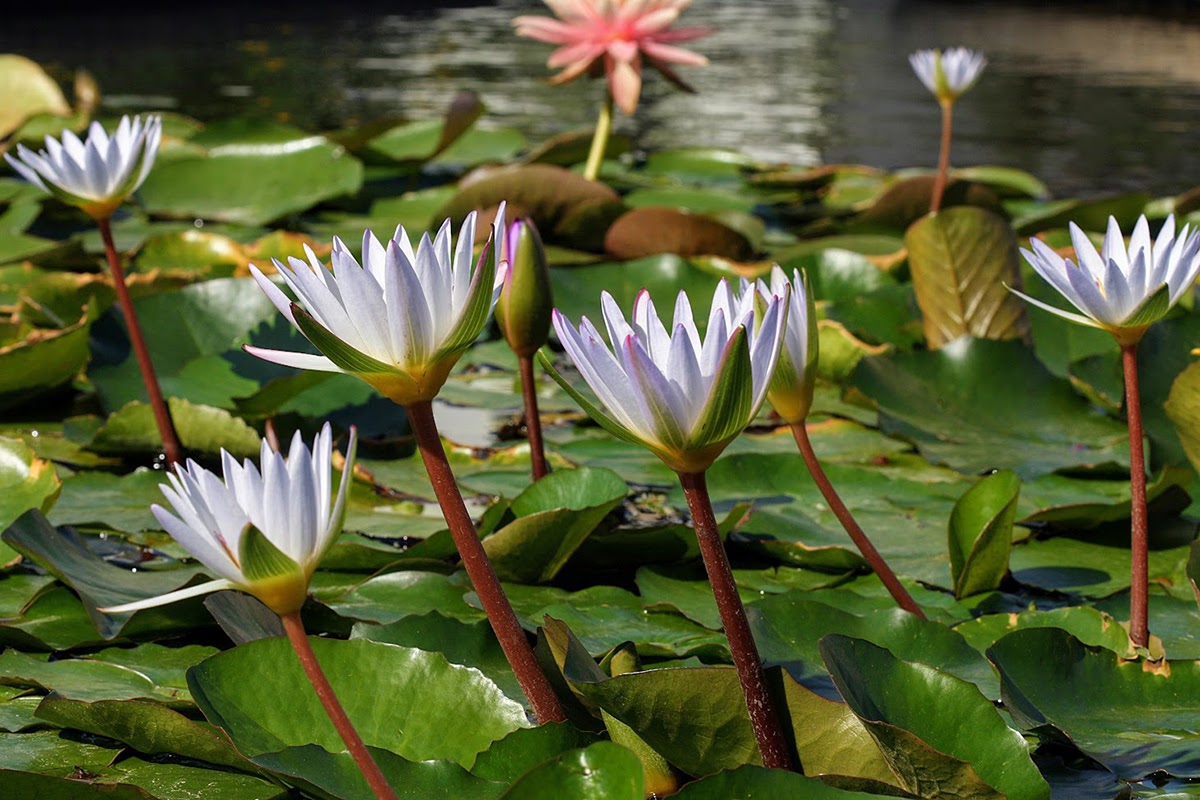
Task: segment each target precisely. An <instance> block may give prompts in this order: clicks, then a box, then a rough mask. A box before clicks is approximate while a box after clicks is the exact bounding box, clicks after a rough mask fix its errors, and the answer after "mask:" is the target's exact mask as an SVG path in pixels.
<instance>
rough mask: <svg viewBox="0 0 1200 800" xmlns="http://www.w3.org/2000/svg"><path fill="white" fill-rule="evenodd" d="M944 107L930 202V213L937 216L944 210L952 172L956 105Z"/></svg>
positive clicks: (947, 103) (943, 105) (944, 103)
mask: <svg viewBox="0 0 1200 800" xmlns="http://www.w3.org/2000/svg"><path fill="white" fill-rule="evenodd" d="M941 106H942V147H941V151H940V152H939V153H938V168H937V177H936V178H934V180H933V199H932V200H930V201H929V213H930V214H936V213H937V212H939V211H941V209H942V192H944V191H945V190H946V178H947V175H948V173H949V172H950V130H951V127H952V118H953V112H954V103H953V102H951V101H948V100H943V101H941Z"/></svg>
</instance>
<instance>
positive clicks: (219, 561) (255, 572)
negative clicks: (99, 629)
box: [101, 423, 357, 616]
mask: <svg viewBox="0 0 1200 800" xmlns="http://www.w3.org/2000/svg"><path fill="white" fill-rule="evenodd" d="M356 445H357V435H356V433H355V431H354V429H353V428H351V431H350V444H349V446H348V447H347V449H346V462H345V464H344V465H343V467H342V482H341V485H340V486H339V487H338V491H337V496H336V497H333V496H332V485H333V475H332V464H333V435H332V433H331V432H330V430H329V424H328V423H326V424H325V426H324V427H323V428H322V429H321V432H320V433H318V434H317V437H316V439H315V440H314V441H313V446H312V450H309V449H308V448H307V447H305V446H304V440H303V439H301V438H300V434H299V432H297V433H296V435H295V436H294V437H293V438H292V446H291V449H290V450H289V452H288V454H287V457H286V458H285V457H284V456H283V455H281V454H279V453H276V452H275V451H273V450H272V449H271V448H270V446H269V445H268V444H267V443H266V441H264V442H263V444H262V455H261V458H260V463H261V464H262V467H261V471H260V468H259V467H256V466H255V465H254V463H253V462H251V461H250V460H249V459H246V460H245V461H244V462H242V463H241V464H239V463H238V462H237V461H236V460H235V459H234V458H233V456H231V455H229V453H227V452H225V451H224V450H222V451H221V466H222V471H223V473H224V478H223V479H222V478H219V477H217V476H216V475H215V474H213V473H212V472H209V471H208V470H207V469H205V468H204V467H202V466H200V465H199V464H197V463H196V462H194V461H192V460H190V459H189V460H188V464H187V468H186V469H184V468H182V467H179V468H177V469H176V471H175V472H173V473H168V474H167V479H168V480H170V482H171V485H170V486H166V485H163V486H162V487H161V488H162V492H163V494H164V495H166V498H167V500H168V501H170V503H171V505H172V506H173V507H174V509H175V513H174V514H173V513H171V512H170V511H168V510H167V509H165V508H163V507H162V506H159V505H154V506H151V507H150V510H151V511H152V512H154V516H155V517H157V518H158V521H159V523H160V524H161V525H162V526H163V528H164V529H165V530H166V531H167V533H169V534H171V536H172V537H173V538H174V539H175V541H177V542H179V544H181V545H183V547H184V548H185V549H186V550H187V551H188V552H189V553H191V554H192V555H193V556H195V557H196V558H197V559H198V560H199V561H200V562H201V563H202V564H204V566H206V567H208V568H209V569H210V570H212V571H213V572H214V573H215V574H216V575H218V576H219V578H218V580H215V581H209V582H208V583H202V584H200V585H198V586H189V587H187V588H185V589H180V590H178V591H175V592H170V593H168V594H164V595H161V596H159V597H152V598H149V599H147V600H139V601H137V602H134V603H127V604H125V605H120V606H113V607H111V608H104V609H101V611H103V612H105V613H108V614H117V613H122V612H128V611H138V610H140V609H143V608H151V607H153V606H159V605H164V604H166V603H171V602H174V601H176V600H183V599H185V598H188V597H195V596H196V595H201V594H206V593H208V592H215V591H217V590H219V589H240V590H241V591H243V592H246V593H247V594H251V595H254V596H255V597H257V598H258V599H259V600H261V601H262V602H263V603H264V604H265V605H266V606H267V607H268V608H270V609H271V610H272V611H274V612H275V613H276V614H279V615H281V616H282V615H284V614H288V613H291V612H293V611H297V610H299V609H300V606H302V605H303V604H304V598H305V596H306V595H307V594H308V584H309V581H310V580H311V579H312V575H313V572H314V571H315V570H316V568H317V565H318V564H319V563H320V561H321V559H322V557H323V556H324V555H325V553H326V551H328V550H329V548H330V547H331V546H332V545H333V541H334V539H335V538H337V535H338V534H339V533H340V532H341V530H342V519H343V518H344V516H345V508H346V489H347V487H348V486H349V485H350V474H351V472H352V471H353V465H354V451H355V447H356Z"/></svg>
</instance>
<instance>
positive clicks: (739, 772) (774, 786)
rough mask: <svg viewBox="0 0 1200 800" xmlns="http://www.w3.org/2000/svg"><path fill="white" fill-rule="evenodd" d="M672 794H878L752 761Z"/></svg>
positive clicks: (722, 798) (706, 799)
mask: <svg viewBox="0 0 1200 800" xmlns="http://www.w3.org/2000/svg"><path fill="white" fill-rule="evenodd" d="M807 766H808V765H807V763H806V764H805V767H806V768H807ZM674 796H675V798H676V800H728V798H731V797H737V798H744V800H769V798H773V797H803V798H805V800H810V799H811V800H869V798H876V800H878V798H879V795H878V794H874V793H867V792H854V791H848V790H846V789H838V788H836V787H833V786H829V785H828V784H826V783H822V782H821V781H819V780H817V779H816V778H809V777H806V776H804V775H797V774H796V773H794V772H785V771H783V770H778V769H767V768H766V767H759V766H755V765H753V764H747V765H745V766H742V767H738V768H737V769H731V770H727V771H725V772H722V773H720V774H719V775H710V776H709V777H707V778H702V779H700V780H698V781H693V782H692V783H689V784H688V785H687V786H685V787H683V789H681V790H680V791H679V793H678V794H676V795H674Z"/></svg>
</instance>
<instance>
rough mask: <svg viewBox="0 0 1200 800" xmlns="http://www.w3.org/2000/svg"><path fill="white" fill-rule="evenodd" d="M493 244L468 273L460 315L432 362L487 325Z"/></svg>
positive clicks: (452, 352)
mask: <svg viewBox="0 0 1200 800" xmlns="http://www.w3.org/2000/svg"><path fill="white" fill-rule="evenodd" d="M494 246H495V245H494V243H493V242H492V241H491V240H489V241H488V243H487V244H485V245H484V246H483V252H482V253H481V254H480V256H479V261H478V262H477V264H478V266H476V268H475V274H474V275H472V276H471V286H470V288H469V289H467V302H466V303H465V305H464V306H463V311H462V315H461V316H459V318H458V322H457V323H456V324H455V326H454V327H453V328H452V329H451V331H450V333H449V335H447V336H446V341H444V342H442V346H441V347H439V348H438V350H437V352H436V353H434V354H433V358H432V359H431V360H432V361H435V362H436V361H441V360H442V359H443V358H446V357H447V356H450V355H455V354H458V353H460V352H461V351H463V350H465V349H467V348H468V347H470V346H471V345H472V344H474V342H475V340H476V339H478V338H479V333H480V331H482V330H483V326H484V325H486V324H487V318H488V314H489V313H490V312H491V310H492V295H493V293H494V292H495V284H496V263H495V262H494V261H493V260H492V259H491V258H490V257H489V256H490V255H491V251H492V247H494ZM330 358H333V356H330Z"/></svg>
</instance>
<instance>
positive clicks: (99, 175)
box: [4, 116, 162, 219]
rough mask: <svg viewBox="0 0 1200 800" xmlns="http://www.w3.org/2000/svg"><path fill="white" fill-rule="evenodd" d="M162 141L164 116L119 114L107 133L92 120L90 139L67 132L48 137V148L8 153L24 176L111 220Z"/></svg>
mask: <svg viewBox="0 0 1200 800" xmlns="http://www.w3.org/2000/svg"><path fill="white" fill-rule="evenodd" d="M161 141H162V119H161V118H160V117H157V116H150V117H147V118H146V120H145V122H144V123H143V122H142V119H141V118H140V117H133V118H130V117H127V116H126V117H121V122H120V123H119V124H118V125H117V130H116V132H115V133H114V134H113V135H112V136H109V135H108V133H107V132H106V131H105V130H104V128H102V127H101V126H100V123H98V122H93V123H92V125H91V128H89V129H88V136H87V140H86V141H80V140H79V137H78V136H76V135H75V134H74V133H72V132H71V131H63V135H62V141H61V142H60V141H59V140H57V139H55V138H54V137H52V136H47V137H46V149H45V150H39V151H38V152H36V153H35V152H34V151H32V150H30V149H29V148H28V147H26V146H25V145H23V144H18V145H17V155H16V157H15V158H14V157H13V156H12V155H10V154H8V153H5V154H4V157H5V158H6V159H7V160H8V163H9V164H10V165H11V166H12V168H13V169H15V170H16V171H17V172H18V173H20V175H21V177H23V178H24V179H25V180H27V181H29V182H30V183H32V184H34V185H35V186H37V187H38V188H40V189H42V190H43V191H45V192H47V193H48V194H51V195H53V196H54V197H56V198H58V199H59V200H61V201H62V202H64V203H66V204H67V205H71V206H77V207H78V208H81V209H83V211H84V212H85V213H86V214H88V215H89V216H90V217H92V218H93V219H108V218H109V217H111V216H112V213H113V211H115V210H116V209H117V207H118V206H120V205H121V204H122V203H124V202H125V199H126V198H127V197H129V195H131V194H133V193H134V192H135V191H137V188H138V187H139V186H141V185H142V181H144V180H146V176H147V175H149V174H150V168H151V167H153V166H154V157H155V156H156V155H157V154H158V145H159V143H160V142H161Z"/></svg>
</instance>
